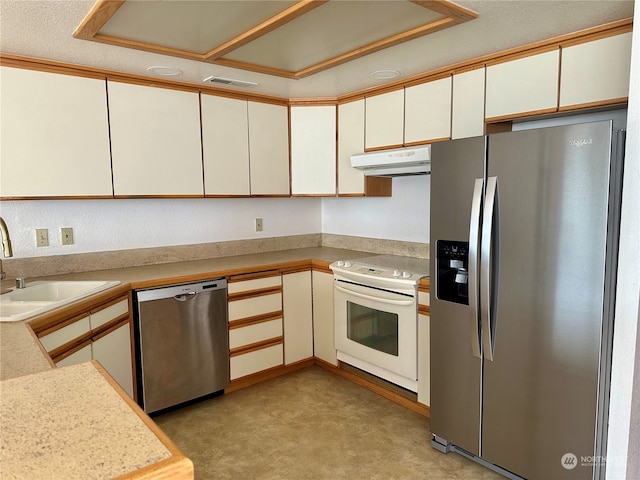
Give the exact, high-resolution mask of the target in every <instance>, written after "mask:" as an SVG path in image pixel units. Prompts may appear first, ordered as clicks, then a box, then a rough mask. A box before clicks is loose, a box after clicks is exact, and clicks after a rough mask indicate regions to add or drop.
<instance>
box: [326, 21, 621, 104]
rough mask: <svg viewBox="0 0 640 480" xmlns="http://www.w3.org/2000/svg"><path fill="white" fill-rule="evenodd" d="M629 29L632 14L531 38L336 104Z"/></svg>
mask: <svg viewBox="0 0 640 480" xmlns="http://www.w3.org/2000/svg"><path fill="white" fill-rule="evenodd" d="M632 29H633V18H625V19H623V20H618V21H615V22H610V23H606V24H603V25H598V26H596V27H592V28H588V29H585V30H579V31H577V32H573V33H569V34H566V35H560V36H558V37H552V38H549V39H546V40H542V41H540V42H534V43H530V44H526V45H522V46H520V47H515V48H511V49H508V50H503V51H501V52H496V53H491V54H488V55H484V56H482V57H477V58H473V59H470V60H465V61H462V62H458V63H454V64H451V65H448V66H445V67H442V68H438V69H435V70H430V71H428V72H424V73H420V74H418V75H414V76H412V77H409V78H406V79H403V80H398V81H396V82H393V83H389V84H386V85H384V86H383V87H370V88H366V89H363V90H358V91H355V92H351V93H348V94H346V95H341V96H339V97H338V104H339V105H340V104H343V103H348V102H352V101H355V100H359V99H361V98H363V97H367V96H372V95H378V94H379V93H386V92H388V91H393V90H399V89H400V88H404V87H405V85H414V84H419V83H425V82H427V81H429V79H430V78H433V77H434V76H436V75H439V74H444V73H446V72H449V73H460V72H463V71H465V70H467V69H469V70H473V69H476V68H482V67H484V66H485V64H487V63H489V62H497V61H498V60H499V59H500V58H502V57H509V56H514V55H522V56H526V55H535V54H537V53H541V52H542V51H543V50H544V49H549V48H551V49H553V48H557V47H558V46H568V45H572V44H574V43H583V42H588V41H591V40H596V39H598V38H604V37H610V36H613V35H618V34H620V33H625V32H627V31H631V30H632Z"/></svg>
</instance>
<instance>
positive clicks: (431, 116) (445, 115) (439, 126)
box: [404, 77, 451, 145]
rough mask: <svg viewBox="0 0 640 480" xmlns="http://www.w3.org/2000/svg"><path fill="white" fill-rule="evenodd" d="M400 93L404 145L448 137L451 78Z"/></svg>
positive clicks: (410, 88) (449, 128) (446, 138)
mask: <svg viewBox="0 0 640 480" xmlns="http://www.w3.org/2000/svg"><path fill="white" fill-rule="evenodd" d="M404 95H405V97H404V102H405V104H404V143H405V145H408V144H415V143H425V142H429V141H433V140H448V139H449V138H450V137H451V77H446V78H441V79H440V80H434V81H432V82H427V83H423V84H421V85H415V86H413V87H408V88H407V89H405V92H404Z"/></svg>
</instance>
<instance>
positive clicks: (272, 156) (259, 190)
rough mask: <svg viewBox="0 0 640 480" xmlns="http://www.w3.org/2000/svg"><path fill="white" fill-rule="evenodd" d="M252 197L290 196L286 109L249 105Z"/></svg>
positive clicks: (264, 105)
mask: <svg viewBox="0 0 640 480" xmlns="http://www.w3.org/2000/svg"><path fill="white" fill-rule="evenodd" d="M248 107H249V156H250V160H249V163H250V169H251V195H289V118H288V114H287V107H285V106H281V105H271V104H268V103H259V102H249V105H248Z"/></svg>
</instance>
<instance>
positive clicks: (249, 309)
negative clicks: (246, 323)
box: [229, 292, 282, 321]
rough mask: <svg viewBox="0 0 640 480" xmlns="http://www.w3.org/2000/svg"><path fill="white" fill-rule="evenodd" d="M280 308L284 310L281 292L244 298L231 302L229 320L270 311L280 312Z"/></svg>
mask: <svg viewBox="0 0 640 480" xmlns="http://www.w3.org/2000/svg"><path fill="white" fill-rule="evenodd" d="M280 310H282V294H281V293H280V292H278V293H272V294H270V295H261V296H259V297H251V298H243V299H242V300H236V301H233V302H229V321H231V320H238V319H239V318H247V317H253V316H256V315H261V314H264V313H269V312H279V311H280Z"/></svg>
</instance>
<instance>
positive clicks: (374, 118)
mask: <svg viewBox="0 0 640 480" xmlns="http://www.w3.org/2000/svg"><path fill="white" fill-rule="evenodd" d="M403 143H404V90H395V91H393V92H388V93H383V94H381V95H375V96H373V97H366V98H365V148H367V149H372V148H379V147H401V146H402V145H403Z"/></svg>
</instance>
